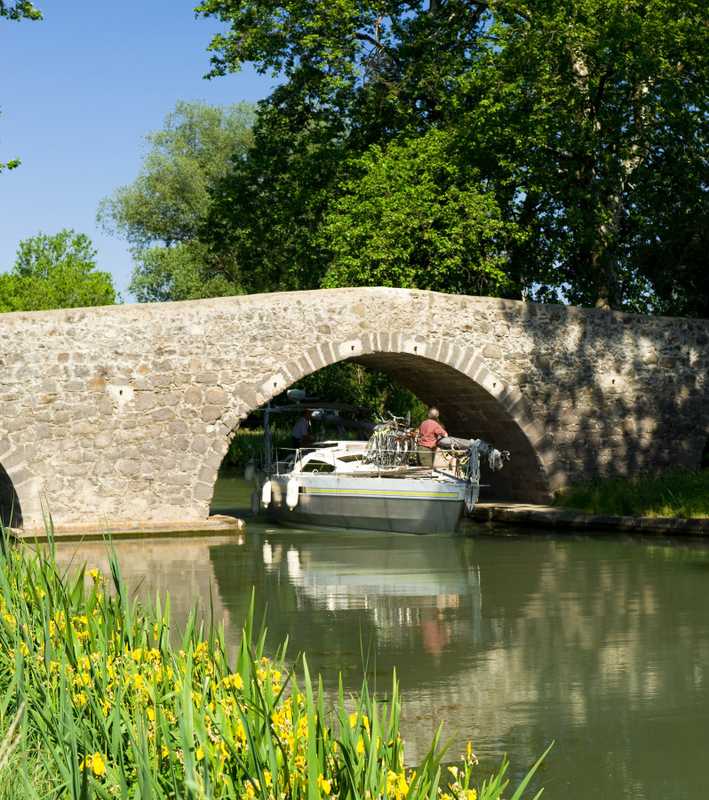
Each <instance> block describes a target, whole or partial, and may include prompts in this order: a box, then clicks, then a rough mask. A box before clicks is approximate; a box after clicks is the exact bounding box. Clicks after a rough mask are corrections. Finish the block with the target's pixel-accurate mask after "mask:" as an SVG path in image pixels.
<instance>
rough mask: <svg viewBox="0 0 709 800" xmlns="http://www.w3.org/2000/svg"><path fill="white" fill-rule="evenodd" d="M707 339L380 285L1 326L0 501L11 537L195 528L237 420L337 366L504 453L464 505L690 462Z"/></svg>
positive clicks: (696, 325)
mask: <svg viewBox="0 0 709 800" xmlns="http://www.w3.org/2000/svg"><path fill="white" fill-rule="evenodd" d="M708 343H709V321H707V320H688V319H670V318H658V317H644V316H637V315H630V314H620V313H614V312H605V311H596V310H583V309H578V308H570V307H565V306H556V305H550V306H545V305H535V304H531V303H522V302H515V301H505V300H497V299H491V298H482V297H461V296H456V295H445V294H436V293H433V292H426V291H409V290H403V289H381V288H371V289H335V290H323V291H312V292H293V293H280V294H263V295H250V296H245V297H233V298H220V299H214V300H199V301H190V302H182V303H165V304H151V305H123V306H110V307H103V308H90V309H75V310H62V311H50V312H33V313H14V314H2V315H0V506H2V509H3V516H4V520H5V522H7V521H8V518H9V515H10V508H12V509H13V515H14V522H15V523H16V524H22V523H24V525H25V526H27V527H30V526H32V527H33V526H36V525H39V524H41V522H42V514H43V509H46V510H48V511H50V512H51V514H52V515H53V517H54V520H55V522H56V523H57V524H58V525H74V524H80V523H85V524H99V525H106V526H109V527H110V526H111V525H121V524H124V523H128V522H135V521H145V522H148V521H152V522H161V523H170V522H177V521H179V522H189V521H192V520H194V521H195V522H198V521H199V520H204V519H205V518H206V517H207V516H208V514H209V506H210V500H211V498H212V493H213V490H214V483H215V480H216V477H217V471H218V469H219V466H220V463H221V461H222V458H223V457H224V454H225V453H226V450H227V447H228V444H229V441H230V439H231V437H232V436H233V435H234V433H235V431H236V429H237V428H238V426H239V422H240V420H242V419H244V417H245V416H246V415H247V414H248V413H249V412H251V411H252V410H254V409H256V408H258V407H259V406H260V405H262V404H263V403H265V402H266V401H267V400H269V399H270V398H272V397H273V396H275V395H277V394H279V393H280V392H282V391H283V390H284V389H285V388H287V387H288V386H291V385H292V384H294V383H296V382H297V381H298V380H300V379H301V378H302V377H303V376H305V375H308V374H310V373H312V372H315V371H317V370H319V369H321V368H322V367H325V366H327V365H329V364H334V363H336V362H339V361H347V360H351V361H356V362H358V363H360V364H363V365H366V366H367V367H371V368H374V369H378V370H382V371H384V372H386V373H388V374H389V375H391V376H392V377H393V378H395V379H396V380H397V381H399V382H400V383H401V384H403V385H404V386H407V387H408V388H410V389H411V390H412V391H413V392H414V393H415V394H416V395H418V397H419V398H420V399H421V400H423V401H424V402H426V403H435V404H437V405H438V406H439V407H440V409H441V415H442V419H443V421H444V423H445V424H446V426H447V428H448V430H449V432H450V433H452V434H458V435H464V436H468V435H474V436H481V437H483V438H485V439H488V440H490V441H492V442H494V443H495V444H496V445H497V446H498V447H500V448H505V449H508V450H510V452H511V453H512V461H511V463H510V464H508V465H507V467H506V468H505V470H503V472H502V473H498V474H496V475H495V476H494V478H493V479H492V487H491V488H490V489H488V490H486V491H487V496H486V495H485V493H483V499H493V498H496V499H507V500H524V501H543V500H545V499H547V498H548V497H549V496H550V494H551V493H553V492H554V490H556V489H559V488H560V487H563V486H564V485H566V484H568V483H569V482H571V481H578V480H583V479H589V478H592V477H594V476H598V475H606V474H630V473H635V472H638V471H640V470H653V469H659V468H662V467H665V466H668V465H671V464H682V465H686V466H688V467H696V466H697V465H698V464H699V462H700V458H701V453H702V450H703V448H704V447H705V445H706V440H707V434H708V433H709V383H708V381H707V373H708V372H709V347H708ZM484 492H485V490H484Z"/></svg>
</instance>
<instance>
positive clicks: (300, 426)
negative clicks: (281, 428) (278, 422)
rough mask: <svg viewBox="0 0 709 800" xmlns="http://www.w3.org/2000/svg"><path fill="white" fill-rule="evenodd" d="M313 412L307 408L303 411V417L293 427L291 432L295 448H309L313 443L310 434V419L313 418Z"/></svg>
mask: <svg viewBox="0 0 709 800" xmlns="http://www.w3.org/2000/svg"><path fill="white" fill-rule="evenodd" d="M312 415H313V412H312V411H311V410H310V409H309V408H306V409H305V410H304V411H303V416H302V417H300V419H299V420H298V421H297V422H296V423H295V425H294V426H293V430H292V431H291V436H292V438H293V447H295V448H296V449H297V448H300V447H307V446H308V445H309V444H312V443H313V437H312V434H311V432H310V418H311V417H312Z"/></svg>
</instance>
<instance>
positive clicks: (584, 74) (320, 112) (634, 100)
mask: <svg viewBox="0 0 709 800" xmlns="http://www.w3.org/2000/svg"><path fill="white" fill-rule="evenodd" d="M197 10H198V12H199V13H201V14H203V15H207V16H215V17H217V18H218V19H220V20H221V21H222V22H223V23H226V29H225V31H224V32H223V33H220V34H219V35H217V36H216V37H215V39H214V41H213V43H212V51H213V61H212V63H213V74H215V75H218V74H223V73H226V72H228V71H231V70H236V69H238V68H239V67H240V66H241V65H242V64H243V63H246V62H252V63H254V64H255V65H256V67H257V68H258V69H259V70H261V71H263V72H268V71H273V72H274V73H277V74H279V75H280V76H281V83H280V85H279V86H278V87H277V88H276V89H275V91H274V92H273V94H272V95H271V97H269V98H268V99H267V100H266V101H265V102H264V103H262V106H261V110H260V115H259V119H258V122H257V124H256V127H255V131H254V146H253V148H252V150H251V152H250V154H249V157H248V158H246V159H242V160H241V161H237V162H235V166H234V169H233V171H232V172H231V174H230V175H229V176H228V177H227V178H226V179H225V180H224V181H223V182H222V185H221V188H220V190H219V191H218V192H217V194H216V199H215V203H214V206H213V209H212V214H211V219H210V225H209V226H208V229H207V230H206V231H205V233H204V234H203V235H204V236H206V237H208V239H209V241H210V242H211V243H212V245H213V246H214V247H216V249H217V250H219V249H224V250H229V251H230V252H233V253H236V254H237V257H239V258H241V259H242V260H243V263H248V264H249V270H250V273H249V275H248V276H247V279H246V282H245V284H244V285H245V288H248V289H250V290H259V289H264V288H275V287H276V286H279V287H284V288H296V287H298V286H315V285H319V284H320V283H321V282H322V281H323V279H324V280H326V281H327V282H332V281H333V280H337V279H338V278H337V276H338V275H340V276H342V280H344V281H348V280H351V279H352V274H353V273H352V271H351V269H349V268H348V269H344V268H343V264H349V265H350V266H353V265H354V264H356V265H357V266H356V269H357V274H358V275H362V274H363V272H362V270H364V271H365V272H366V271H367V269H370V268H371V270H372V272H371V274H372V276H373V277H375V276H376V275H377V274H380V273H378V270H380V262H379V261H378V260H377V259H376V258H375V259H372V258H371V254H370V255H368V254H366V253H362V252H361V251H362V247H363V246H367V247H369V246H370V245H374V246H375V247H376V246H378V244H380V243H381V242H382V241H383V239H382V236H383V233H381V232H380V233H381V235H378V236H376V237H375V238H374V239H373V238H371V237H370V234H371V235H372V236H374V235H375V233H376V232H377V226H378V223H380V222H381V220H382V219H383V218H384V217H383V216H380V215H382V214H384V211H385V207H386V203H377V202H374V199H373V197H372V196H371V192H372V191H384V184H383V183H382V181H381V176H382V175H384V174H385V173H387V171H388V170H390V169H391V165H392V164H393V163H394V162H395V163H396V164H398V165H399V167H398V168H399V170H400V173H401V178H402V179H403V180H406V176H407V175H408V176H411V175H415V174H416V170H417V168H420V165H421V158H422V153H424V152H426V150H427V148H429V146H430V143H431V141H432V139H430V138H429V136H430V131H439V132H442V133H444V134H445V135H446V136H447V137H448V141H451V142H454V143H455V148H454V150H455V153H454V156H455V162H454V163H456V164H457V165H458V167H459V168H460V174H461V175H462V176H464V177H463V180H464V181H465V185H464V186H463V185H460V183H458V184H457V185H456V187H455V188H456V191H467V192H469V193H470V197H476V198H477V199H478V200H480V199H481V198H487V200H486V202H485V203H480V202H477V201H476V203H474V204H473V205H472V206H467V207H463V206H459V207H458V211H457V213H456V212H455V211H453V209H452V208H451V209H447V208H445V206H447V203H448V201H446V200H444V199H443V198H445V197H446V193H448V192H450V191H451V189H452V186H449V185H447V184H446V183H445V180H444V181H443V184H441V185H440V191H441V197H440V198H439V199H436V198H434V197H433V196H432V197H431V200H432V202H433V206H430V207H429V208H428V209H427V210H426V213H425V216H426V217H427V219H428V220H429V222H430V223H433V228H434V229H435V231H436V239H437V240H438V242H439V245H440V246H442V247H443V250H444V251H445V252H451V251H452V250H454V249H455V248H456V246H458V247H459V246H460V228H461V226H462V227H465V226H466V225H468V224H469V225H470V227H471V228H477V230H478V233H477V234H476V236H477V241H479V242H486V243H487V246H486V247H485V248H484V249H482V250H480V251H479V254H477V255H476V248H475V246H473V247H472V250H471V255H470V257H469V260H468V264H467V274H468V276H469V281H468V282H467V283H465V285H463V286H461V281H460V276H459V275H455V277H456V279H455V280H454V279H453V277H454V274H455V273H454V271H451V273H450V275H451V282H450V283H447V284H446V283H445V282H444V285H443V286H440V287H439V288H443V289H446V290H449V291H460V290H464V291H477V290H479V289H478V288H477V287H478V286H479V285H480V284H479V279H480V275H481V274H483V273H484V272H485V270H486V264H487V263H489V262H488V261H486V259H487V258H488V253H489V252H491V248H490V246H489V245H490V244H491V243H493V242H494V246H493V247H492V251H494V252H495V253H496V254H498V255H499V258H500V262H499V263H500V264H501V265H503V266H502V268H503V269H504V271H505V273H506V278H505V280H498V281H496V282H494V283H493V284H492V285H490V286H488V287H487V288H486V290H487V291H489V292H496V293H503V294H511V295H513V296H514V295H517V296H519V295H520V294H522V293H525V294H527V295H529V296H532V297H535V298H538V299H554V300H557V299H558V298H559V297H563V298H566V299H568V300H570V301H572V302H575V303H580V304H584V305H594V304H597V305H599V306H602V307H608V306H614V307H621V308H628V309H636V310H649V311H663V312H671V313H700V314H708V315H709V299H707V298H709V292H707V291H706V290H707V277H706V273H707V270H706V269H705V266H704V259H703V253H704V252H706V244H707V240H706V237H707V226H706V219H707V174H708V172H707V156H706V153H707V148H706V140H707V135H706V134H707V120H708V119H709V114H708V113H707V111H708V109H707V100H706V85H707V78H708V77H709V71H708V70H707V57H708V54H709V46H708V44H709V43H708V42H707V30H708V28H707V24H706V7H705V5H704V4H703V3H701V2H699V0H687V1H686V2H683V3H681V4H675V3H670V2H669V0H565V1H564V2H561V3H559V2H553V3H551V2H548V0H528V2H526V3H524V4H521V3H519V2H511V1H510V0H498V2H495V3H487V2H473V1H472V0H426V2H423V0H407V1H406V2H402V1H401V0H338V2H332V3H330V2H328V3H311V2H309V0H288V1H287V2H283V3H277V4H276V3H272V2H271V1H270V0H250V2H245V1H244V0H204V2H202V3H201V5H200V6H199V7H198V9H197ZM449 152H450V150H449ZM446 157H448V156H446ZM451 157H452V156H451ZM404 160H408V161H409V162H410V163H409V164H408V166H407V167H404V166H403V163H404ZM417 164H418V165H419V167H417ZM377 175H378V176H379V179H378V183H377V180H375V176H377ZM431 178H432V180H434V183H436V182H437V181H438V180H440V179H441V176H440V175H436V176H433V174H432V173H431ZM436 185H438V184H437V183H436ZM396 192H397V193H398V195H399V197H398V201H397V202H398V203H399V209H400V214H401V217H402V219H408V217H409V215H411V216H414V217H416V218H418V217H419V216H420V215H421V205H422V202H423V200H422V198H421V197H416V196H415V193H413V192H411V193H408V195H407V193H406V192H404V191H403V189H402V188H401V187H398V188H397V189H396ZM430 194H431V195H432V194H433V193H430ZM456 197H457V198H458V199H457V200H456V202H459V197H458V196H457V195H456ZM492 202H494V204H495V207H496V209H499V214H498V212H497V211H495V212H494V213H492V209H493V206H492V205H491V203H492ZM448 211H450V212H451V213H447V212H448ZM367 213H370V215H371V217H370V219H369V220H368V221H367V224H366V225H363V224H360V223H362V222H364V220H365V218H366V215H367ZM338 216H339V217H341V218H342V219H341V222H340V223H339V226H340V227H339V229H338V221H337V217H338ZM461 217H462V220H461ZM346 219H349V220H350V221H354V222H355V224H356V225H357V227H358V230H359V234H360V235H359V237H356V236H351V237H350V240H349V241H350V242H352V248H351V249H349V250H348V244H347V240H346V238H345V237H344V233H345V227H346V225H347V223H346V222H345V220H346ZM358 221H359V222H358ZM501 226H502V227H501ZM503 232H504V235H501V234H502V233H503ZM513 233H514V235H512V234H513ZM446 239H447V240H448V241H445V240H446ZM426 241H427V240H425V237H424V239H422V240H421V245H423V250H424V251H426V246H427V245H426ZM421 245H417V246H416V248H412V250H413V249H415V250H416V251H417V252H418V250H419V249H420V246H421ZM430 252H433V251H430ZM411 257H412V254H411V252H404V250H400V254H399V256H397V257H395V258H394V260H395V261H396V270H398V271H399V272H401V270H404V271H406V270H407V269H409V267H410V266H411ZM436 258H437V254H435V255H434V256H433V260H435V259H436ZM668 259H670V261H669V263H668ZM433 260H432V259H431V257H423V258H421V259H420V263H419V264H418V265H417V266H416V274H415V276H414V278H413V279H412V282H413V283H415V285H420V286H426V285H431V284H432V279H431V275H430V269H431V265H432V263H433ZM367 264H369V266H367ZM407 264H408V265H409V266H408V267H407ZM396 270H395V271H396ZM325 276H327V277H325ZM365 281H366V279H365ZM698 291H699V292H703V295H702V297H703V299H701V300H698V299H697V292H698Z"/></svg>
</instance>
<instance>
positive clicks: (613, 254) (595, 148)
mask: <svg viewBox="0 0 709 800" xmlns="http://www.w3.org/2000/svg"><path fill="white" fill-rule="evenodd" d="M496 9H497V13H496V15H495V18H494V22H493V24H492V25H491V27H490V36H491V38H492V39H493V40H494V42H495V47H494V48H490V49H489V51H488V53H487V55H486V57H485V59H482V60H481V61H480V63H479V64H478V65H477V68H476V69H475V70H474V71H472V72H471V74H470V75H469V76H467V77H466V79H465V81H464V82H463V83H462V84H461V86H460V89H461V98H464V100H463V99H461V106H462V107H463V108H465V109H467V110H466V111H465V112H464V113H463V114H462V115H461V119H460V124H459V131H460V133H461V136H464V137H465V138H466V140H467V145H468V149H469V152H470V158H471V160H475V161H476V162H477V163H478V164H479V165H480V166H481V168H482V169H483V170H484V171H485V172H486V174H488V175H489V176H490V177H491V179H493V180H494V181H495V184H496V185H497V187H498V192H499V193H500V196H501V198H502V197H503V196H504V193H506V194H507V198H508V200H507V208H508V209H509V210H508V212H507V214H508V215H510V216H512V215H514V216H516V217H517V219H518V221H519V222H520V223H521V224H523V225H524V226H525V227H526V228H527V230H528V232H529V235H528V236H527V237H526V239H525V245H524V246H521V247H519V248H518V250H517V252H516V254H515V255H516V259H517V263H516V264H515V265H513V269H514V270H516V271H518V272H523V271H525V270H528V271H529V280H530V281H537V282H539V283H541V284H542V287H541V291H539V292H538V293H539V295H540V296H541V297H542V298H550V297H556V296H557V294H558V292H559V290H562V292H563V294H564V296H565V297H566V298H567V299H568V300H570V301H572V302H574V303H578V304H582V305H594V304H595V305H598V306H600V307H609V306H613V307H621V308H629V309H633V310H650V311H651V310H655V309H656V308H658V307H659V308H661V307H662V306H663V303H664V301H665V300H666V299H667V298H666V296H664V294H665V288H664V285H663V282H662V281H659V282H658V280H657V278H658V275H657V274H656V272H655V271H654V270H648V269H646V266H647V265H648V264H649V263H650V262H651V261H652V257H650V253H649V251H648V247H649V248H650V250H654V251H655V253H657V254H659V252H660V251H661V250H662V249H663V246H662V244H661V243H660V242H659V241H658V242H655V243H653V241H652V237H651V236H649V235H648V234H649V232H650V230H651V229H652V227H653V225H654V224H655V221H656V220H657V219H658V218H661V217H667V216H669V215H672V216H675V215H676V214H677V213H678V212H679V215H680V218H684V219H685V220H688V219H689V217H690V216H693V218H694V223H695V225H696V226H697V227H696V228H695V231H698V230H699V225H701V224H702V216H701V214H700V215H696V214H695V213H694V212H695V209H696V208H697V205H698V198H697V196H698V195H701V194H703V195H704V196H705V197H706V174H707V173H706V133H707V103H706V85H707V78H708V77H709V74H708V71H707V53H708V52H709V48H708V47H707V36H706V9H705V7H704V5H703V4H701V3H699V2H693V1H692V0H690V1H689V2H686V3H682V4H679V5H678V4H674V3H669V2H668V1H667V0H649V1H648V0H643V1H642V2H641V1H640V0H632V1H631V2H628V0H571V1H569V2H564V3H561V4H559V3H556V4H550V3H547V2H545V1H544V0H531V2H528V3H527V4H525V6H524V7H523V9H522V7H521V6H516V5H514V4H510V3H502V4H500V5H498V6H496ZM663 184H664V185H672V187H673V195H672V197H668V196H667V195H665V194H664V193H663V192H658V191H657V189H658V188H659V187H660V186H662V185H663ZM501 204H503V206H504V204H505V201H504V200H503V199H501ZM699 204H700V205H701V203H699ZM690 238H691V235H690ZM674 266H675V265H672V264H666V265H665V268H668V267H669V268H670V270H672V269H674ZM678 277H679V273H678Z"/></svg>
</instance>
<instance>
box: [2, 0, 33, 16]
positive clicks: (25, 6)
mask: <svg viewBox="0 0 709 800" xmlns="http://www.w3.org/2000/svg"><path fill="white" fill-rule="evenodd" d="M0 17H5V18H6V19H14V20H18V19H42V12H41V11H40V10H39V9H38V8H37V7H36V6H35V5H34V3H31V2H29V0H0Z"/></svg>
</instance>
